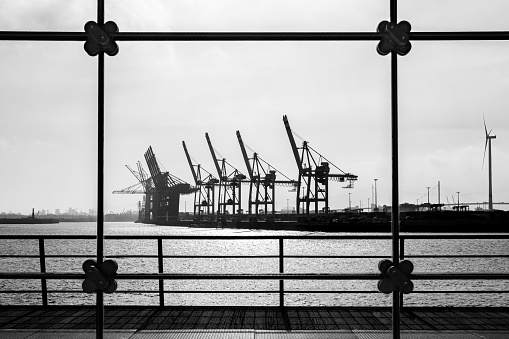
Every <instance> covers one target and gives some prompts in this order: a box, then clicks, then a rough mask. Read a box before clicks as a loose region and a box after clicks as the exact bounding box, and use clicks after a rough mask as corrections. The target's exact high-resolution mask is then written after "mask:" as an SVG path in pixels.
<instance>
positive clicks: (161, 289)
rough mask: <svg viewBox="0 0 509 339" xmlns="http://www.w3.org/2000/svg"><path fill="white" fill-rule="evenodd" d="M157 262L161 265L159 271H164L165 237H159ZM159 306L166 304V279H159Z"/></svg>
mask: <svg viewBox="0 0 509 339" xmlns="http://www.w3.org/2000/svg"><path fill="white" fill-rule="evenodd" d="M157 264H158V267H159V273H164V266H163V239H162V238H158V239H157ZM159 306H160V307H163V306H164V280H163V279H160V280H159Z"/></svg>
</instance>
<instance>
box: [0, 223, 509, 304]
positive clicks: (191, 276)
mask: <svg viewBox="0 0 509 339" xmlns="http://www.w3.org/2000/svg"><path fill="white" fill-rule="evenodd" d="M2 239H3V240H5V239H8V240H13V239H18V240H21V239H29V240H38V242H39V254H37V255H36V254H12V255H11V254H0V258H39V259H40V269H41V272H0V279H15V280H28V279H32V280H38V279H40V280H41V290H3V291H0V293H3V294H7V293H41V295H42V301H43V305H47V304H48V302H47V296H48V293H76V292H82V291H78V290H48V288H47V286H46V281H47V280H79V279H85V278H86V276H85V274H84V273H72V272H46V259H47V258H90V257H93V255H92V254H91V255H86V254H45V242H44V240H46V239H72V240H81V239H96V236H94V235H0V240H2ZM105 239H106V240H157V248H158V250H157V255H143V254H139V255H137V254H134V255H130V254H128V255H121V254H112V255H107V257H108V258H154V259H155V258H157V259H158V272H157V273H155V272H154V273H121V274H116V275H115V279H116V280H159V289H158V290H157V291H155V290H119V291H117V293H159V303H160V305H161V306H163V305H164V294H165V293H279V295H280V298H279V299H280V302H279V303H280V306H284V295H285V294H288V293H341V294H344V293H380V292H378V291H376V290H360V291H359V290H345V291H335V290H332V291H331V290H327V291H326V290H320V291H309V290H285V288H284V281H285V280H379V279H381V278H382V275H381V274H380V273H366V272H364V273H362V272H361V273H359V272H352V273H285V272H284V259H285V258H301V259H313V258H329V259H346V258H355V259H357V258H359V259H360V258H362V259H383V258H387V257H388V255H385V256H383V255H293V254H288V255H285V254H284V246H283V244H284V243H283V241H284V240H318V239H320V240H334V239H336V240H355V239H362V240H372V239H376V240H390V239H391V236H390V235H386V234H369V235H366V234H355V235H351V234H348V235H325V236H322V235H285V236H278V235H261V236H246V235H233V236H231V235H230V236H206V235H200V236H187V235H142V236H139V235H134V236H133V235H106V236H105ZM406 239H413V240H415V239H440V240H447V239H476V240H487V239H509V234H500V233H498V234H440V235H438V234H401V238H400V247H401V254H400V256H401V259H404V258H508V257H509V255H505V254H468V255H457V254H451V255H448V254H440V255H427V254H416V255H405V252H404V245H405V240H406ZM163 240H278V243H279V253H278V254H273V255H165V254H164V253H163V250H162V249H163V246H162V245H163ZM165 258H199V259H208V258H221V259H225V258H244V259H246V258H272V259H278V258H279V273H227V274H225V273H164V266H163V259H165ZM409 278H410V279H411V280H509V273H473V272H469V273H418V272H415V273H413V274H411V275H410V277H409ZM165 280H279V290H278V291H274V290H250V291H245V290H241V291H238V290H236V291H232V290H228V291H222V290H212V291H204V290H191V291H189V290H175V291H165V290H164V284H163V282H164V281H165ZM414 292H415V293H509V291H506V290H486V291H483V290H481V291H477V290H475V291H465V290H459V291H456V290H454V291H447V290H441V291H426V290H423V291H414ZM401 303H402V299H401Z"/></svg>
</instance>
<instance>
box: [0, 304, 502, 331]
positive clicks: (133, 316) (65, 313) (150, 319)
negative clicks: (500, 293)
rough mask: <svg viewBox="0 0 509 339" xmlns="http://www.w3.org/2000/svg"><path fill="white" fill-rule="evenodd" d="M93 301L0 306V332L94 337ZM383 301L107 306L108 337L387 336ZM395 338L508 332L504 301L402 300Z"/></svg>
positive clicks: (388, 320)
mask: <svg viewBox="0 0 509 339" xmlns="http://www.w3.org/2000/svg"><path fill="white" fill-rule="evenodd" d="M95 320H96V319H95V308H93V307H77V306H51V307H41V306H35V307H28V306H22V307H21V306H20V307H14V306H0V339H4V338H5V339H19V338H30V339H34V338H41V339H53V338H55V339H60V338H70V339H73V338H79V339H81V338H95V337H96V331H95ZM391 324H392V322H391V311H390V309H388V308H375V307H373V308H360V307H357V308H356V307H350V308H346V307H343V308H340V307H286V308H284V309H281V308H278V307H163V308H158V307H135V306H133V307H106V309H105V318H104V327H105V331H104V338H111V339H124V338H125V339H153V338H155V339H159V338H178V339H212V338H225V339H237V338H239V339H244V338H245V339H276V338H281V339H306V338H310V339H313V338H314V339H328V338H340V339H343V338H344V339H369V338H392V332H391ZM401 329H402V334H401V338H419V339H420V338H448V339H453V338H466V339H479V338H487V339H498V338H504V339H508V338H509V308H490V307H485V308H449V307H448V308H405V309H404V310H403V312H402V318H401Z"/></svg>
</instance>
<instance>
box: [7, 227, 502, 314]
mask: <svg viewBox="0 0 509 339" xmlns="http://www.w3.org/2000/svg"><path fill="white" fill-rule="evenodd" d="M95 227H96V225H95V223H60V224H48V225H44V224H43V225H0V232H1V233H0V234H12V235H22V234H23V235H26V234H44V235H48V234H58V235H62V234H68V235H94V234H95V232H96V230H95ZM105 234H107V235H307V234H313V235H321V233H309V232H294V231H264V230H234V229H217V230H216V229H210V228H208V229H207V228H186V227H162V226H153V225H140V224H134V223H105ZM324 235H325V234H324ZM327 235H330V233H329V234H327ZM507 244H508V240H406V242H405V253H406V254H407V255H423V254H432V255H441V254H443V255H446V254H462V255H465V254H498V255H509V248H508V246H507ZM390 245H391V244H390V240H376V239H369V240H368V239H366V240H317V239H303V240H300V239H295V240H285V241H284V249H285V254H286V255H383V256H386V257H387V258H390V254H391V250H390ZM163 246H164V254H165V255H172V254H175V255H278V253H279V247H278V241H277V240H235V241H234V240H164V241H163ZM45 248H46V254H47V255H51V254H86V255H89V257H90V258H92V259H93V258H94V257H95V251H96V241H95V240H62V239H58V240H46V241H45ZM0 254H34V255H37V254H38V242H37V240H0ZM133 254H143V255H156V254H157V241H156V240H106V242H105V255H106V256H108V255H133ZM84 260H85V258H47V260H46V271H47V272H80V273H82V272H83V271H82V268H81V267H82V263H83V261H84ZM115 260H116V261H117V262H118V264H119V271H118V272H119V273H155V272H157V271H158V266H157V258H118V259H115ZM379 261H380V259H365V258H363V259H354V258H352V259H330V258H314V259H308V258H286V259H285V267H284V269H285V272H287V273H377V272H378V268H377V264H378V262H379ZM412 261H413V263H414V266H415V272H419V273H424V272H426V273H427V272H433V273H447V272H491V273H500V272H504V273H508V272H509V265H508V264H507V259H503V258H479V259H477V258H476V259H471V258H433V259H428V258H414V259H412ZM164 267H165V272H167V273H278V272H279V262H278V259H277V258H259V259H254V258H247V259H244V258H239V259H221V258H214V259H199V258H193V259H188V258H177V259H175V258H166V259H165V260H164ZM20 270H21V271H27V272H40V266H39V260H38V258H15V259H13V258H0V271H3V272H6V271H11V272H12V271H20ZM81 283H82V281H81V280H70V281H63V280H48V282H47V284H48V289H49V290H76V291H78V292H74V293H50V294H49V296H48V302H49V304H57V305H65V304H80V305H81V304H94V302H95V297H94V295H93V294H84V293H82V292H80V291H81V290H82V288H81ZM376 283H377V281H376V280H371V281H298V280H296V281H291V280H290V281H285V290H287V291H289V290H292V291H299V292H300V291H302V292H301V293H291V294H288V293H287V294H286V295H285V305H287V306H389V305H391V302H392V297H391V295H384V294H382V293H353V294H347V293H309V292H307V291H310V290H312V291H377V287H376ZM118 284H119V287H118V290H117V292H115V293H113V294H111V295H106V296H105V304H106V305H115V304H127V305H158V303H159V295H158V293H155V292H157V291H158V282H157V281H139V280H136V281H126V280H119V281H118ZM414 284H415V290H414V291H415V292H417V291H440V290H447V291H456V290H468V291H474V290H500V291H506V290H509V282H508V281H496V280H492V281H481V280H479V281H451V280H449V281H414ZM164 286H165V291H195V292H196V291H216V290H222V291H260V293H254V294H252V293H208V292H205V293H166V294H165V304H166V305H261V306H277V305H278V304H279V294H278V293H266V291H269V290H270V291H278V289H279V281H268V280H267V281H266V280H258V281H236V280H199V281H192V280H184V281H173V280H171V281H165V284H164ZM21 289H31V290H38V289H40V281H38V280H26V281H21V280H11V281H8V280H0V290H2V291H5V290H21ZM128 290H129V291H136V292H135V293H129V294H127V293H121V291H128ZM141 290H151V291H153V292H154V293H144V292H141ZM508 299H509V296H508V294H507V293H496V294H480V293H461V294H452V293H447V294H444V293H433V294H422V293H412V294H409V295H406V297H405V305H408V306H507V305H508ZM0 302H1V304H3V305H6V304H41V303H42V301H41V296H40V294H38V293H30V294H27V293H24V294H4V293H2V294H0Z"/></svg>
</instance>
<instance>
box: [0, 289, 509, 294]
mask: <svg viewBox="0 0 509 339" xmlns="http://www.w3.org/2000/svg"><path fill="white" fill-rule="evenodd" d="M47 292H48V293H55V294H56V293H62V294H70V293H86V292H84V291H83V290H48V291H47ZM24 293H27V294H36V293H37V294H40V293H41V291H40V290H0V294H24ZM115 293H124V294H129V293H146V294H159V293H160V292H159V291H156V290H117V291H115ZM164 293H166V294H175V293H176V294H180V293H182V294H184V293H186V294H200V293H201V294H211V293H218V294H234V293H247V294H256V293H279V291H276V290H249V291H247V290H225V291H222V290H173V291H164ZM284 293H288V294H290V293H291V294H299V293H305V294H311V293H314V294H364V293H380V291H377V290H361V291H359V290H321V291H310V290H285V292H284ZM414 293H418V294H508V293H509V290H487V291H486V290H482V291H480V290H468V291H467V290H460V291H457V290H438V291H420V290H413V291H412V294H414Z"/></svg>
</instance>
